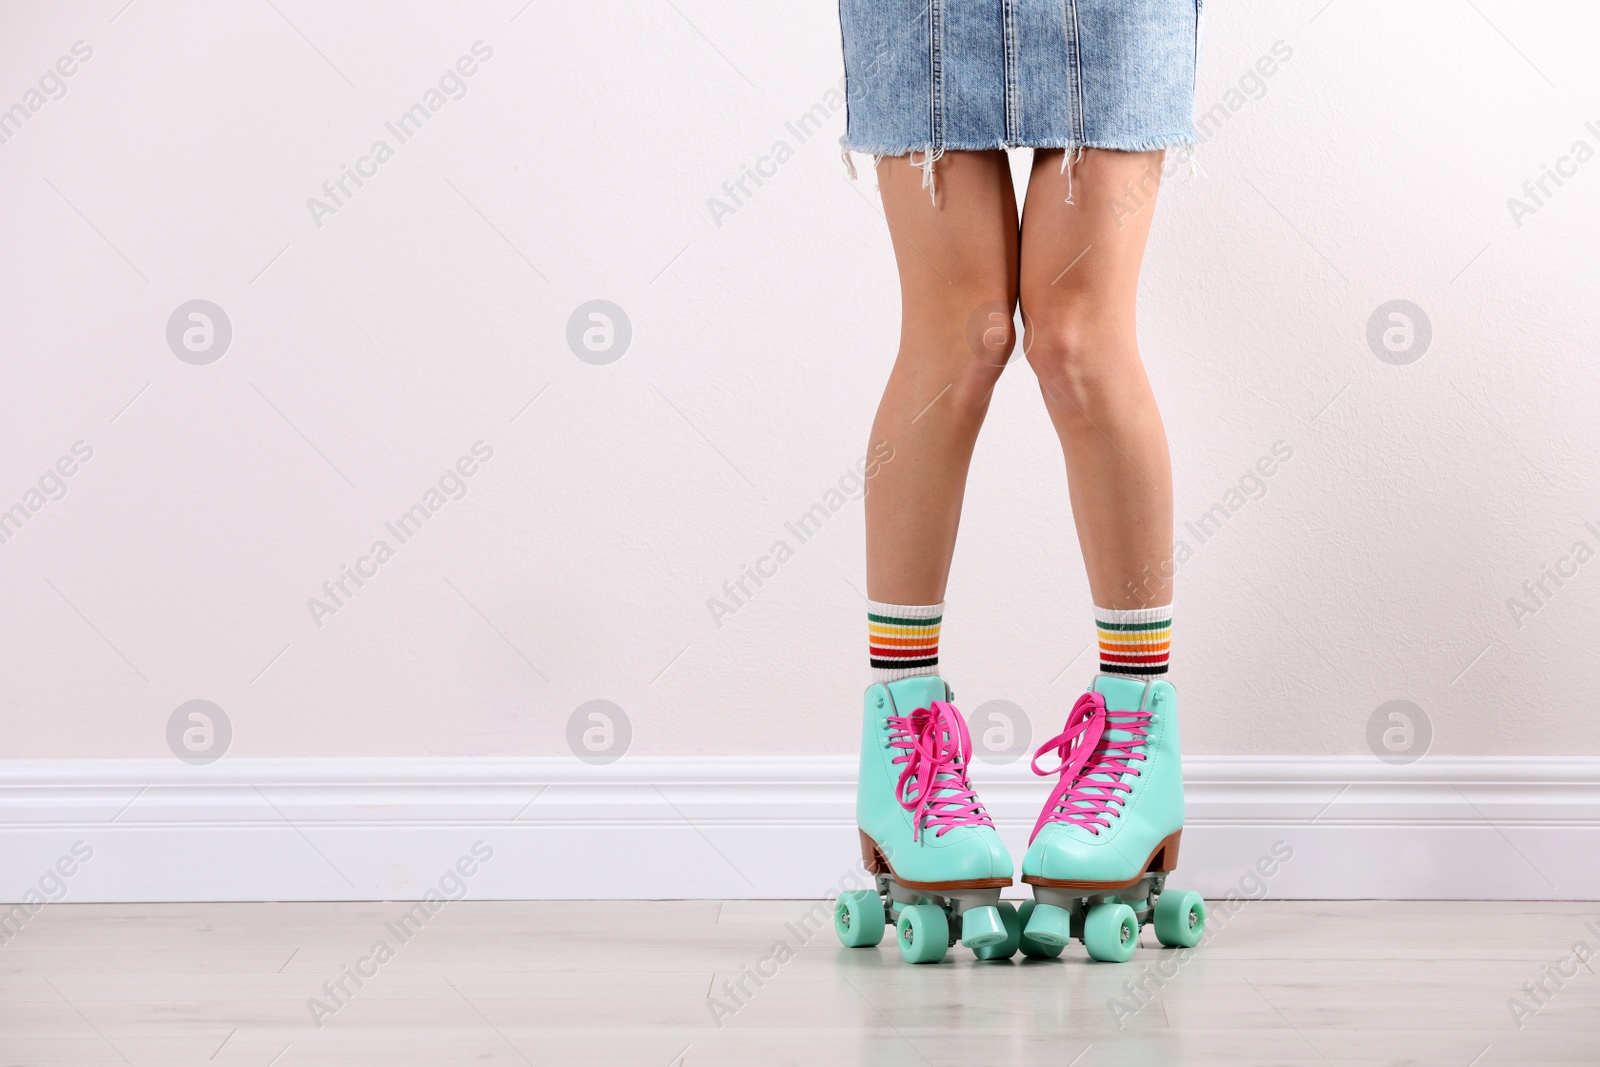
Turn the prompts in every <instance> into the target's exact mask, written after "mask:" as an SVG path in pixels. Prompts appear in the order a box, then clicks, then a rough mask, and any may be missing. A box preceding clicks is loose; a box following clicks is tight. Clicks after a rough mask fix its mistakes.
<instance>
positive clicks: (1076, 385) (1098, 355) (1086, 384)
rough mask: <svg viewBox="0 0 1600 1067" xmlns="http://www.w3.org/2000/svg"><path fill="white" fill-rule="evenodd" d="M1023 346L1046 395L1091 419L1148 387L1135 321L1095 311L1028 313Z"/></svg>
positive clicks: (1071, 412) (1070, 411)
mask: <svg viewBox="0 0 1600 1067" xmlns="http://www.w3.org/2000/svg"><path fill="white" fill-rule="evenodd" d="M1025 321H1026V322H1027V334H1026V336H1025V338H1024V340H1023V351H1024V352H1025V353H1026V354H1027V358H1028V365H1029V366H1031V367H1032V368H1033V372H1034V374H1035V375H1037V376H1038V378H1039V385H1040V388H1041V389H1043V391H1044V394H1045V398H1046V400H1049V401H1051V402H1052V403H1053V404H1059V405H1060V406H1061V407H1063V408H1064V409H1065V410H1066V412H1067V413H1068V414H1069V415H1080V416H1083V417H1087V418H1089V419H1091V420H1094V419H1097V416H1098V413H1102V412H1107V411H1114V410H1115V409H1117V408H1118V407H1120V406H1122V405H1123V404H1125V403H1126V402H1128V401H1129V400H1130V399H1134V398H1137V397H1138V396H1140V395H1142V394H1143V392H1144V391H1145V390H1146V389H1147V388H1148V386H1147V383H1146V379H1145V374H1144V366H1143V365H1142V364H1141V363H1140V362H1139V348H1138V344H1137V342H1136V340H1135V338H1134V333H1133V328H1132V325H1131V324H1128V325H1124V324H1122V323H1119V322H1116V321H1113V320H1109V319H1106V318H1104V317H1101V316H1096V315H1093V314H1071V315H1051V316H1041V317H1038V318H1028V317H1026V316H1025Z"/></svg>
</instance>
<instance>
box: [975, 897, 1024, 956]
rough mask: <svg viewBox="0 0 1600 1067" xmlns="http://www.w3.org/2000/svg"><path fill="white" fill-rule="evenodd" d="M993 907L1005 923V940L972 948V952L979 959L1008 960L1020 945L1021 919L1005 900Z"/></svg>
mask: <svg viewBox="0 0 1600 1067" xmlns="http://www.w3.org/2000/svg"><path fill="white" fill-rule="evenodd" d="M1024 906H1026V905H1024ZM995 908H996V910H998V911H999V912H1000V921H1001V922H1003V923H1005V927H1006V936H1005V940H1004V941H1001V942H1000V943H999V944H995V945H984V946H983V947H981V948H974V949H973V950H972V954H973V955H974V956H976V957H978V958H979V959H980V960H1009V959H1010V958H1011V957H1012V956H1015V955H1016V954H1017V949H1018V948H1020V947H1021V945H1022V919H1021V918H1020V917H1019V916H1018V915H1017V909H1016V908H1014V907H1012V906H1011V903H1010V902H1009V901H1005V900H1002V901H1001V902H1000V903H998V904H996V905H995ZM968 944H969V945H970V944H971V942H968Z"/></svg>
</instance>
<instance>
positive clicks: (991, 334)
mask: <svg viewBox="0 0 1600 1067" xmlns="http://www.w3.org/2000/svg"><path fill="white" fill-rule="evenodd" d="M935 172H936V173H935V182H934V190H935V192H936V194H937V197H936V199H935V200H933V201H932V202H930V197H929V193H928V190H927V189H925V188H923V186H922V172H921V171H920V170H919V169H917V168H916V167H913V166H910V165H909V164H908V161H907V160H906V159H905V158H904V157H900V158H885V159H883V160H882V161H880V162H879V164H878V185H879V188H880V190H881V191H882V194H883V206H884V214H885V215H886V216H887V217H888V220H889V232H890V236H891V238H892V239H893V241H894V250H895V259H896V262H897V263H898V265H899V271H900V307H901V310H900V351H899V355H898V356H897V357H896V359H895V364H894V369H893V371H891V372H890V375H889V383H888V386H887V387H886V388H885V389H884V393H883V399H882V401H880V402H879V404H878V414H877V418H876V419H874V420H873V424H872V440H871V442H870V443H869V447H868V454H869V455H873V456H881V455H882V454H884V448H885V446H887V448H890V449H893V453H892V455H893V458H892V459H891V460H890V461H889V462H886V463H881V464H880V465H879V468H878V471H877V473H876V475H875V476H874V477H873V479H872V482H871V487H870V491H869V492H868V493H867V498H866V520H867V596H868V597H869V598H871V599H872V600H875V601H883V602H887V603H893V604H936V603H938V602H940V601H942V600H943V599H944V591H945V580H946V579H947V578H948V576H949V573H950V558H951V555H952V553H953V552H954V551H955V541H956V528H957V526H958V524H959V522H960V519H961V499H962V495H963V493H964V492H965V490H966V484H967V467H968V465H969V464H970V463H971V461H972V450H973V446H974V445H975V444H976V442H977V439H978V430H979V428H980V427H981V426H982V425H983V417H984V414H985V413H986V412H987V411H988V409H989V397H990V395H991V393H992V392H993V389H994V385H995V382H996V380H997V379H998V378H999V376H1000V372H1001V370H1002V368H1003V367H1004V366H1005V361H1006V359H1007V358H1008V357H1009V356H1010V354H1011V351H1012V348H1013V346H1014V344H1015V337H1014V331H1013V329H1012V325H1011V322H1012V309H1014V308H1015V306H1016V297H1017V240H1018V232H1017V205H1016V198H1015V195H1014V193H1013V192H1012V187H1011V171H1010V167H1009V165H1008V164H1007V162H1006V156H1005V153H1003V152H950V153H947V154H945V156H944V157H943V158H942V159H940V160H939V161H938V162H937V163H936V164H935Z"/></svg>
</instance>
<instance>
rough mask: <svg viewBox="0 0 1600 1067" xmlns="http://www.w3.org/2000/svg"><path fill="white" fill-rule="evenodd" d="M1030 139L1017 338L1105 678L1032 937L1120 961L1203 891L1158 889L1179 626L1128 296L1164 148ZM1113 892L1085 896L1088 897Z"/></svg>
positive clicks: (1167, 934)
mask: <svg viewBox="0 0 1600 1067" xmlns="http://www.w3.org/2000/svg"><path fill="white" fill-rule="evenodd" d="M1061 160H1062V153H1061V152H1059V151H1054V152H1043V151H1041V152H1039V153H1038V154H1037V155H1036V157H1035V159H1034V169H1033V175H1032V178H1031V180H1030V182H1029V185H1028V197H1027V201H1026V207H1025V211H1024V215H1023V221H1022V249H1021V260H1022V262H1021V275H1020V280H1019V290H1020V298H1021V304H1022V317H1023V325H1024V327H1025V328H1026V334H1025V336H1024V340H1023V350H1024V351H1025V352H1026V353H1027V357H1028V362H1029V363H1030V364H1031V365H1032V366H1033V369H1034V371H1035V372H1036V373H1037V374H1038V376H1039V384H1040V387H1041V389H1042V390H1043V392H1044V400H1045V406H1046V407H1047V408H1048V409H1049V411H1050V418H1051V421H1052V422H1054V423H1055V427H1056V432H1057V433H1058V434H1059V435H1060V438H1061V449H1062V452H1063V453H1064V454H1065V455H1066V460H1067V482H1068V489H1069V492H1070V493H1071V496H1072V515H1073V521H1074V522H1075V524H1076V525H1077V528H1078V540H1079V542H1080V544H1081V545H1082V548H1083V559H1084V564H1085V566H1086V567H1087V568H1088V571H1089V588H1090V591H1091V592H1092V593H1093V596H1094V605H1095V628H1096V631H1097V636H1098V638H1099V646H1100V673H1099V674H1098V675H1097V676H1096V677H1095V679H1094V684H1093V685H1092V686H1091V687H1090V691H1089V692H1087V693H1084V694H1083V695H1082V696H1080V697H1079V698H1078V699H1077V701H1076V703H1074V704H1073V706H1072V709H1071V710H1070V711H1069V712H1068V713H1067V716H1066V724H1065V725H1064V726H1063V728H1062V731H1061V734H1060V736H1059V738H1058V739H1057V741H1058V742H1059V744H1058V746H1057V751H1056V755H1057V757H1058V758H1059V760H1060V762H1061V768H1062V772H1061V774H1060V776H1059V778H1058V779H1057V783H1056V787H1055V789H1053V790H1052V791H1051V794H1050V797H1049V799H1048V800H1047V801H1046V802H1045V805H1044V809H1043V810H1042V811H1041V812H1040V813H1039V819H1038V822H1037V823H1036V824H1035V826H1034V833H1033V837H1032V839H1031V840H1030V841H1029V846H1028V852H1027V854H1026V855H1025V856H1024V857H1023V860H1022V876H1023V881H1025V882H1028V883H1030V884H1031V885H1032V886H1033V887H1034V896H1035V902H1036V906H1035V907H1034V909H1033V911H1032V912H1031V913H1030V915H1029V919H1028V925H1027V929H1026V933H1027V936H1028V937H1029V938H1031V939H1032V940H1033V941H1034V942H1037V943H1041V944H1046V945H1060V944H1064V943H1065V942H1066V940H1067V938H1069V937H1070V936H1072V934H1073V932H1074V931H1079V936H1081V937H1082V938H1083V941H1084V945H1085V946H1086V947H1087V948H1088V950H1089V954H1090V955H1091V956H1093V957H1094V958H1096V959H1100V960H1125V959H1127V958H1128V956H1129V955H1130V954H1131V953H1132V951H1133V948H1134V946H1136V945H1137V944H1138V940H1139V939H1138V931H1139V926H1140V924H1142V923H1147V922H1148V923H1153V924H1154V925H1155V928H1156V935H1157V937H1158V938H1159V939H1160V941H1161V943H1162V944H1164V945H1194V944H1196V943H1197V942H1198V940H1199V937H1200V934H1201V933H1202V932H1203V930H1204V925H1205V905H1204V902H1203V901H1201V900H1200V899H1199V897H1198V896H1197V895H1196V894H1193V893H1183V892H1174V891H1167V892H1163V890H1164V888H1165V885H1166V879H1167V875H1168V873H1169V872H1171V871H1172V869H1173V868H1174V867H1175V866H1176V865H1177V861H1178V845H1179V841H1180V838H1181V837H1182V833H1183V768H1182V759H1181V756H1180V755H1179V745H1178V716H1177V694H1176V691H1175V690H1174V689H1173V687H1172V686H1171V685H1169V684H1168V683H1167V681H1166V671H1167V653H1168V649H1169V646H1170V644H1171V639H1170V633H1171V625H1172V612H1171V604H1172V575H1173V558H1172V473H1171V466H1170V463H1169V461H1168V458H1167V437H1166V432H1165V431H1164V430H1163V429H1162V426H1161V413H1160V412H1159V411H1158V410H1157V409H1156V402H1155V397H1154V395H1153V394H1152V393H1151V390H1150V381H1149V379H1148V378H1147V377H1146V376H1145V372H1144V365H1143V364H1142V363H1141V362H1140V360H1139V346H1138V342H1137V338H1136V331H1135V308H1134V306H1135V298H1136V296H1137V294H1138V288H1139V266H1140V263H1141V262H1142V261H1143V258H1144V248H1145V239H1146V238H1147V237H1148V235H1149V232H1150V216H1151V215H1152V213H1153V212H1154V209H1155V196H1156V189H1157V186H1158V185H1159V183H1160V176H1161V161H1162V153H1160V152H1139V153H1134V152H1107V151H1095V150H1089V151H1087V152H1085V153H1084V154H1083V158H1082V159H1081V160H1079V161H1078V162H1077V163H1076V164H1075V166H1074V168H1073V170H1072V172H1071V178H1070V181H1071V185H1070V190H1071V194H1072V199H1073V201H1074V203H1072V204H1067V203H1064V202H1063V201H1065V200H1066V199H1067V196H1068V190H1069V184H1068V181H1069V178H1068V176H1067V175H1066V174H1063V173H1062V172H1061ZM1102 893H1104V894H1115V895H1116V897H1117V901H1104V900H1101V901H1100V902H1097V903H1091V904H1090V906H1089V907H1088V908H1087V910H1084V908H1083V899H1084V898H1085V897H1086V896H1088V897H1089V899H1090V900H1091V901H1094V900H1096V898H1097V897H1098V895H1099V894H1102Z"/></svg>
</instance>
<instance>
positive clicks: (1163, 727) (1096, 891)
mask: <svg viewBox="0 0 1600 1067" xmlns="http://www.w3.org/2000/svg"><path fill="white" fill-rule="evenodd" d="M1177 710H1178V698H1177V692H1176V690H1174V689H1173V687H1172V685H1171V683H1169V682H1167V681H1165V680H1161V679H1153V680H1150V681H1148V682H1146V681H1139V680H1136V679H1131V678H1120V677H1117V676H1115V675H1109V674H1102V675H1098V676H1096V678H1095V680H1094V684H1093V686H1091V687H1090V689H1089V691H1088V692H1087V693H1085V694H1084V695H1083V696H1081V697H1079V698H1078V701H1077V703H1075V704H1074V705H1073V706H1072V710H1071V711H1070V712H1069V713H1068V714H1067V721H1066V725H1065V726H1063V727H1062V730H1061V733H1060V734H1059V735H1057V736H1055V737H1052V738H1051V739H1050V740H1048V741H1046V742H1045V743H1044V744H1043V745H1042V746H1041V747H1040V748H1039V750H1038V752H1037V753H1035V755H1034V759H1033V771H1034V773H1035V774H1040V775H1050V774H1055V775H1056V776H1057V777H1056V784H1055V787H1054V788H1053V789H1052V790H1051V791H1050V797H1049V799H1048V800H1046V801H1045V805H1044V810H1043V811H1041V812H1040V813H1039V820H1038V822H1037V823H1035V824H1034V827H1033V834H1032V836H1031V837H1030V838H1029V839H1028V840H1029V845H1028V852H1027V854H1026V856H1024V858H1023V860H1022V880H1023V881H1024V882H1026V883H1028V884H1029V885H1031V886H1033V893H1034V900H1033V906H1032V907H1031V908H1027V907H1026V906H1025V908H1026V911H1027V913H1028V914H1027V918H1026V921H1025V922H1024V924H1023V936H1022V942H1021V948H1022V950H1023V952H1024V954H1026V955H1029V956H1055V955H1060V953H1061V950H1062V949H1063V948H1065V947H1066V944H1067V942H1068V941H1069V940H1071V939H1072V938H1074V937H1076V938H1078V939H1080V940H1081V941H1082V942H1083V944H1084V947H1085V948H1086V949H1088V952H1089V955H1090V956H1091V957H1093V958H1094V959H1097V960H1103V961H1107V962H1115V963H1121V962H1124V961H1126V960H1127V959H1128V957H1130V956H1131V955H1133V950H1134V949H1135V948H1136V947H1137V946H1138V944H1139V929H1140V926H1141V925H1142V924H1144V923H1150V922H1153V923H1154V924H1155V928H1156V937H1157V939H1158V940H1159V941H1160V942H1161V943H1162V944H1163V945H1167V946H1169V947H1190V946H1193V945H1195V944H1198V943H1199V941H1200V937H1201V935H1202V934H1203V933H1204V932H1205V921H1206V907H1205V902H1204V901H1203V900H1202V899H1201V898H1200V895H1199V894H1198V893H1194V892H1190V891H1186V890H1172V889H1167V887H1166V883H1167V877H1168V875H1170V874H1171V873H1172V871H1173V869H1174V868H1176V867H1177V865H1178V843H1179V840H1180V839H1181V838H1182V836H1183V762H1182V757H1181V756H1180V754H1179V747H1178V717H1177ZM1049 752H1054V753H1055V755H1056V758H1057V759H1058V760H1059V761H1060V766H1059V767H1058V768H1056V769H1055V770H1053V771H1052V770H1044V769H1041V768H1040V766H1039V759H1040V757H1042V756H1044V755H1045V754H1046V753H1049Z"/></svg>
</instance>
